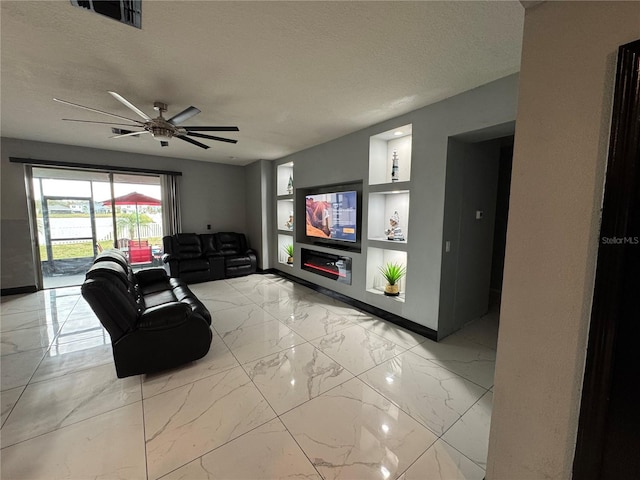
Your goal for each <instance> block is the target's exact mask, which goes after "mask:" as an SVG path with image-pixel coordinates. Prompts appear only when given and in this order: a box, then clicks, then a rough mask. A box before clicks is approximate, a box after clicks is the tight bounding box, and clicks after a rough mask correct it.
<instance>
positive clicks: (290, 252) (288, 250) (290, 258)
mask: <svg viewBox="0 0 640 480" xmlns="http://www.w3.org/2000/svg"><path fill="white" fill-rule="evenodd" d="M282 249H283V250H284V252H285V253H286V254H287V263H288V264H289V265H293V243H288V244H286V245H285V246H284V247H282Z"/></svg>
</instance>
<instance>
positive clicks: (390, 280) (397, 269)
mask: <svg viewBox="0 0 640 480" xmlns="http://www.w3.org/2000/svg"><path fill="white" fill-rule="evenodd" d="M378 269H379V270H380V273H381V274H382V276H383V277H384V279H385V280H386V281H387V285H386V286H385V287H384V294H385V295H388V296H390V297H397V296H398V295H400V287H399V286H398V282H399V281H400V279H401V278H402V277H404V275H405V274H406V273H407V268H406V267H405V266H404V265H402V264H400V263H391V262H388V263H387V264H386V265H384V266H383V267H378Z"/></svg>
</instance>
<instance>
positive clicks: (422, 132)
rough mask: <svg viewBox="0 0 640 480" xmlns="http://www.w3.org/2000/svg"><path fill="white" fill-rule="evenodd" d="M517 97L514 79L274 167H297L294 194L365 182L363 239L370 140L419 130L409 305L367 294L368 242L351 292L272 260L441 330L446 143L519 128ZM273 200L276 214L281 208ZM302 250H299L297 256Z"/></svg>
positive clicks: (409, 254)
mask: <svg viewBox="0 0 640 480" xmlns="http://www.w3.org/2000/svg"><path fill="white" fill-rule="evenodd" d="M517 92H518V76H517V75H511V76H508V77H505V78H502V79H500V80H497V81H495V82H491V83H489V84H487V85H484V86H482V87H479V88H476V89H474V90H470V91H468V92H465V93H462V94H460V95H457V96H455V97H452V98H449V99H447V100H444V101H442V102H438V103H436V104H433V105H429V106H427V107H424V108H421V109H419V110H415V111H413V112H410V113H408V114H406V115H402V116H400V117H397V118H394V119H392V120H389V121H386V122H383V123H380V124H377V125H374V126H372V127H369V128H366V129H364V130H360V131H358V132H355V133H352V134H350V135H347V136H344V137H341V138H338V139H336V140H333V141H331V142H327V143H324V144H321V145H317V146H315V147H312V148H310V149H307V150H304V151H301V152H298V153H295V154H293V155H289V156H287V157H285V158H282V159H279V160H278V161H275V162H274V165H273V168H274V172H275V169H276V166H277V165H278V164H280V163H285V162H288V161H293V162H294V182H295V185H296V188H298V187H308V186H314V185H324V184H331V183H342V182H346V181H350V180H358V179H362V180H363V181H364V192H363V198H364V209H363V237H366V232H367V217H368V205H367V197H368V185H367V183H368V182H367V178H368V173H369V172H368V165H369V163H368V162H369V159H368V156H369V137H370V136H371V135H375V134H378V133H381V132H384V131H387V130H390V129H393V128H396V127H398V126H401V125H405V124H408V123H411V124H412V125H413V153H412V164H411V181H410V187H411V196H410V202H409V203H410V205H409V222H410V225H411V227H410V236H409V240H408V244H407V258H408V262H409V268H408V272H407V289H406V302H405V303H401V302H393V301H389V299H386V298H384V297H382V296H380V295H374V294H371V293H369V292H366V291H365V284H366V251H367V240H366V238H363V250H362V253H361V254H357V253H347V255H349V256H351V257H352V258H353V282H352V285H350V286H349V285H343V284H338V283H337V282H333V281H331V280H329V279H325V278H323V277H320V276H318V275H314V274H312V273H309V272H306V271H303V270H301V269H300V267H299V263H298V262H297V261H296V262H295V264H294V266H293V268H291V267H286V266H282V265H281V264H278V263H277V252H274V253H272V266H273V267H275V268H278V269H282V270H283V271H285V272H288V273H290V274H293V275H296V276H298V277H300V278H304V279H306V280H309V281H311V282H314V283H316V284H319V285H322V286H324V287H326V288H329V289H332V290H335V291H337V292H340V293H343V294H345V295H348V296H350V297H352V298H355V299H358V300H361V301H364V302H367V303H369V304H372V305H376V306H378V307H381V308H384V309H385V310H387V311H390V312H392V313H395V314H397V315H400V316H402V317H404V318H407V319H409V320H412V321H414V322H416V323H419V324H421V325H425V326H427V327H429V328H432V329H434V330H437V329H438V315H439V301H440V273H441V259H442V234H443V230H442V227H443V217H444V194H445V173H446V164H447V144H448V139H449V137H451V136H454V135H458V134H462V133H465V132H471V131H477V130H480V129H484V128H489V127H492V126H494V125H500V124H505V123H507V122H512V121H513V120H515V116H516V99H517ZM274 177H275V174H274ZM274 198H275V197H274V196H272V202H271V208H272V213H273V212H274V211H275V208H276V204H275V200H274ZM270 229H271V235H270V238H271V239H272V241H273V242H275V241H276V240H275V239H276V238H277V231H276V226H275V225H274V224H273V222H270ZM301 246H303V244H299V243H296V249H297V250H299V248H300V247H301ZM314 248H315V247H314ZM317 249H318V250H326V249H323V248H317Z"/></svg>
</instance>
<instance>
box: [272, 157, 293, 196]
mask: <svg viewBox="0 0 640 480" xmlns="http://www.w3.org/2000/svg"><path fill="white" fill-rule="evenodd" d="M277 177H278V178H277V179H276V187H277V188H276V195H278V197H282V196H288V195H291V196H292V197H291V198H293V190H292V189H291V188H292V184H293V162H289V163H283V164H282V165H278V168H277ZM289 180H291V182H290V181H289Z"/></svg>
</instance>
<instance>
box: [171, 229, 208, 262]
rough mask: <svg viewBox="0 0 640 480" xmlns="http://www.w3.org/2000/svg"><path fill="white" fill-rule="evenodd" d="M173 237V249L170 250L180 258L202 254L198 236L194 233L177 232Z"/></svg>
mask: <svg viewBox="0 0 640 480" xmlns="http://www.w3.org/2000/svg"><path fill="white" fill-rule="evenodd" d="M174 238H175V245H174V247H175V251H174V252H172V253H173V254H175V255H178V256H179V257H181V258H196V257H199V256H201V255H202V247H201V246H200V238H199V237H198V234H196V233H178V234H176V235H175V236H174Z"/></svg>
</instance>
